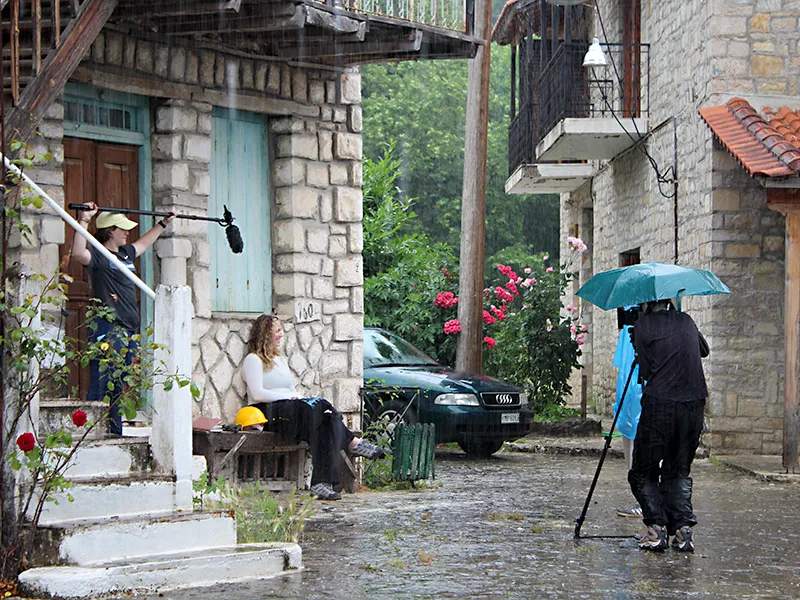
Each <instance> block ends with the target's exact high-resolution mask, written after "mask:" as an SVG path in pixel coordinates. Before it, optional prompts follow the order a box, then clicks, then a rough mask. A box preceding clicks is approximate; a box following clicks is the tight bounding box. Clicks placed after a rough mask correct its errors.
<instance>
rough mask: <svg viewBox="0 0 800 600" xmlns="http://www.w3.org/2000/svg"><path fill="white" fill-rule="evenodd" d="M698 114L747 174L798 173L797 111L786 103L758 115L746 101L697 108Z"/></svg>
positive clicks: (799, 116)
mask: <svg viewBox="0 0 800 600" xmlns="http://www.w3.org/2000/svg"><path fill="white" fill-rule="evenodd" d="M700 116H701V117H702V118H703V120H704V121H705V122H706V123H707V124H708V126H709V127H710V128H711V131H713V132H714V135H715V136H716V137H717V138H718V139H719V141H720V142H722V145H723V146H725V148H727V150H728V151H729V152H730V153H731V154H733V155H734V156H735V157H736V159H737V160H738V161H739V162H740V163H742V166H744V168H745V169H746V170H747V172H748V173H750V175H754V176H755V175H764V176H767V177H787V176H789V175H796V174H798V172H800V112H794V111H792V110H791V109H790V108H787V107H786V106H782V107H781V108H779V109H778V112H777V113H776V112H774V111H773V110H771V109H769V108H765V109H764V115H763V116H762V115H760V114H759V113H758V111H757V110H756V109H755V108H753V107H752V106H751V105H750V103H749V102H747V100H743V99H742V98H732V99H731V100H729V101H728V103H727V104H724V105H722V106H709V107H707V108H701V109H700Z"/></svg>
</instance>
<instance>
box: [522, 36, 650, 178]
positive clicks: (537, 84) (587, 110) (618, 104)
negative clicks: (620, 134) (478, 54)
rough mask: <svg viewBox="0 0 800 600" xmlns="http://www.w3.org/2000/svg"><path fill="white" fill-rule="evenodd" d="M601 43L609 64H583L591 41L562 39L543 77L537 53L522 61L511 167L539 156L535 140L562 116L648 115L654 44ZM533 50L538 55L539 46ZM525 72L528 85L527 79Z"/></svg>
mask: <svg viewBox="0 0 800 600" xmlns="http://www.w3.org/2000/svg"><path fill="white" fill-rule="evenodd" d="M541 43H542V42H541V41H535V42H534V44H541ZM545 43H546V44H549V43H550V42H549V41H545ZM602 46H603V51H604V52H605V53H606V57H607V59H608V65H607V66H605V67H593V68H591V69H587V68H584V67H583V57H584V55H585V54H586V51H587V50H588V48H589V44H588V43H587V42H571V43H562V44H561V45H559V47H558V49H557V50H556V52H555V53H554V54H553V56H552V58H550V60H549V61H548V62H547V64H546V65H545V66H544V68H543V69H542V71H541V76H539V77H536V73H537V72H538V67H539V65H538V64H537V63H536V62H535V58H534V60H526V61H523V60H521V61H520V64H519V77H520V90H525V93H522V92H521V93H520V97H519V111H518V113H517V114H516V115H514V117H513V118H512V120H511V124H510V126H509V133H508V139H509V150H508V160H509V165H508V166H509V173H513V172H514V170H515V169H516V168H517V167H518V166H519V165H521V164H530V163H532V162H534V160H535V158H536V156H535V148H536V145H537V144H538V143H539V142H540V141H542V139H543V138H544V137H545V136H546V135H547V134H548V132H550V131H551V130H552V129H553V128H554V127H555V126H556V125H558V123H559V121H561V120H563V119H567V118H577V119H592V118H603V117H616V118H618V119H623V118H630V117H645V116H647V114H648V110H649V105H650V65H649V45H648V44H633V45H627V46H626V45H623V44H602ZM533 54H534V56H538V53H537V52H534V53H533ZM615 66H616V70H615V68H614V67H615ZM523 78H526V79H525V83H526V84H527V85H523V81H522V80H523Z"/></svg>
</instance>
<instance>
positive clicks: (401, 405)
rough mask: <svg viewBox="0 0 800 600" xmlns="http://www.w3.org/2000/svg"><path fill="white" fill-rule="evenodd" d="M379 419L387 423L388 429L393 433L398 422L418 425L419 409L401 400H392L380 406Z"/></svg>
mask: <svg viewBox="0 0 800 600" xmlns="http://www.w3.org/2000/svg"><path fill="white" fill-rule="evenodd" d="M406 409H408V410H406ZM378 421H379V422H382V423H385V424H386V430H387V431H388V432H389V433H390V434H391V433H392V432H393V431H394V428H395V427H396V426H397V424H398V423H405V424H406V425H416V424H417V422H418V420H417V411H415V410H414V407H413V406H408V403H406V402H401V401H400V400H390V401H389V402H386V403H385V404H382V405H381V406H380V408H378Z"/></svg>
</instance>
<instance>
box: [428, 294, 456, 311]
mask: <svg viewBox="0 0 800 600" xmlns="http://www.w3.org/2000/svg"><path fill="white" fill-rule="evenodd" d="M433 304H434V305H435V306H441V307H442V308H452V307H453V306H455V305H456V304H458V298H456V297H455V294H453V292H439V293H438V294H436V300H434V301H433Z"/></svg>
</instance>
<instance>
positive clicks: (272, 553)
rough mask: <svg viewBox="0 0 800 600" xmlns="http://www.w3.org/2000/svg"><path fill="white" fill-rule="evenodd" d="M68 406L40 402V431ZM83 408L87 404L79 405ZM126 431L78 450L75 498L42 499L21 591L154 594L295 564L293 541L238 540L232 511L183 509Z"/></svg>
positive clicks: (60, 420)
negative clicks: (244, 541) (31, 550)
mask: <svg viewBox="0 0 800 600" xmlns="http://www.w3.org/2000/svg"><path fill="white" fill-rule="evenodd" d="M75 408H77V406H76V405H74V404H70V403H67V402H65V401H55V402H42V403H41V419H40V420H41V435H45V434H46V432H47V431H50V430H53V429H54V428H56V427H58V426H60V425H67V423H66V422H65V419H67V420H68V415H71V414H72V411H74V410H75ZM82 408H84V410H87V407H86V406H85V403H84V406H82ZM89 408H91V407H89ZM87 412H89V411H88V410H87ZM90 418H91V417H90ZM69 425H71V421H70V423H69ZM127 433H128V431H126V437H122V438H117V439H99V438H100V435H99V434H98V435H96V436H94V439H87V440H86V441H84V444H83V445H82V446H81V447H80V448H79V450H78V452H77V453H76V455H75V457H74V461H73V464H72V465H71V467H70V468H69V469H68V471H67V473H66V477H67V478H68V479H69V480H70V481H71V482H72V483H73V486H72V488H71V489H70V490H69V493H70V495H71V496H72V497H73V498H74V501H73V502H70V501H69V500H68V499H67V498H66V495H62V497H57V498H56V500H57V503H47V505H46V507H45V509H44V512H43V514H42V517H41V519H40V522H39V531H38V533H37V538H36V547H35V550H34V552H33V555H32V556H31V565H32V566H33V567H34V568H31V569H29V570H27V571H25V572H24V573H22V575H21V576H20V586H21V591H22V593H24V594H25V595H28V596H35V597H58V598H86V597H98V596H103V595H108V594H120V593H122V594H127V593H160V592H163V591H166V590H171V589H177V588H182V587H194V586H204V585H214V584H217V583H223V582H234V581H239V580H245V579H253V578H264V577H269V576H272V575H276V574H279V573H284V572H286V571H291V570H296V569H300V568H301V566H302V559H301V552H300V548H299V546H297V544H237V543H236V524H235V522H234V519H233V518H232V517H231V516H230V514H228V513H198V512H193V511H192V510H191V508H188V509H187V508H186V507H185V499H184V502H183V506H184V507H183V509H181V506H182V502H181V500H180V499H179V498H178V497H177V496H178V490H177V488H176V483H175V477H174V475H164V474H160V473H158V472H156V471H155V470H154V468H153V461H152V459H151V446H150V442H149V439H148V438H147V437H127Z"/></svg>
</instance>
